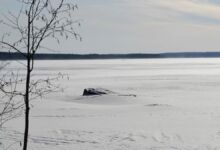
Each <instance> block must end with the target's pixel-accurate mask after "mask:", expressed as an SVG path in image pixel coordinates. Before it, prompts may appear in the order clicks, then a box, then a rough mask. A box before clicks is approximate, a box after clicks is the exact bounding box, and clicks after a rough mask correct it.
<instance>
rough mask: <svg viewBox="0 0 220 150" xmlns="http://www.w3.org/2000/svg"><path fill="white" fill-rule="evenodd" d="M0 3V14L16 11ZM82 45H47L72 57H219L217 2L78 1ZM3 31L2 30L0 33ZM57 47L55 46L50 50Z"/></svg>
mask: <svg viewBox="0 0 220 150" xmlns="http://www.w3.org/2000/svg"><path fill="white" fill-rule="evenodd" d="M15 1H16V0H0V12H1V13H3V12H5V13H6V12H7V10H9V9H10V10H11V9H12V10H16V8H17V5H14V4H15ZM76 2H77V3H78V5H79V8H80V9H79V11H78V12H77V14H76V16H77V19H82V23H81V24H82V27H81V28H79V29H78V30H79V33H80V34H81V36H82V37H83V41H82V42H79V41H73V40H72V41H63V43H62V44H61V45H56V44H54V43H52V42H50V41H49V42H47V43H48V45H49V46H50V47H52V48H53V49H55V50H62V52H63V51H65V52H71V53H132V52H133V53H139V52H142V53H158V52H173V51H177V52H181V51H218V50H219V51H220V1H219V0H77V1H76ZM3 30H5V29H4V28H0V32H3ZM54 45H56V46H54Z"/></svg>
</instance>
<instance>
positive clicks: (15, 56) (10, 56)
mask: <svg viewBox="0 0 220 150" xmlns="http://www.w3.org/2000/svg"><path fill="white" fill-rule="evenodd" d="M34 57H35V59H36V60H66V59H67V60H70V59H143V58H148V59H150V58H213V57H220V52H181V53H158V54H145V53H136V54H135V53H131V54H49V53H47V54H43V53H41V54H35V56H34ZM24 59H25V57H24V55H22V54H20V53H9V52H0V60H24Z"/></svg>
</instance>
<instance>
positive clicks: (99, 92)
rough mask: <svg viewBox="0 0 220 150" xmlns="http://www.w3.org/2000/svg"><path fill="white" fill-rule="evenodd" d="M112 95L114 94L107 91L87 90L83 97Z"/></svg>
mask: <svg viewBox="0 0 220 150" xmlns="http://www.w3.org/2000/svg"><path fill="white" fill-rule="evenodd" d="M110 93H112V92H111V91H109V90H106V89H99V88H97V89H95V88H87V89H84V91H83V96H92V95H104V94H110Z"/></svg>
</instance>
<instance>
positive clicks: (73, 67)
mask: <svg viewBox="0 0 220 150" xmlns="http://www.w3.org/2000/svg"><path fill="white" fill-rule="evenodd" d="M19 66H20V65H17V63H15V62H14V63H13V64H12V65H11V66H10V67H11V69H12V70H13V69H15V68H20V67H19ZM35 66H36V67H35V71H34V72H33V74H34V76H35V77H37V78H41V77H42V78H46V77H48V76H50V77H51V76H55V75H56V74H57V73H58V72H61V73H63V74H68V75H69V78H70V79H69V80H66V79H63V80H60V81H59V82H60V84H61V85H62V87H64V88H65V91H64V92H63V93H62V92H60V93H58V92H57V93H52V94H50V95H48V96H47V97H45V98H43V99H39V100H36V101H34V102H33V106H32V108H31V125H30V130H31V131H30V141H29V142H30V143H29V147H30V149H31V150H39V149H40V150H72V149H75V150H220V59H213V58H212V59H202V58H201V59H137V60H136V59H124V60H118V59H115V60H67V61H36V63H35ZM23 71H24V70H22V67H21V69H20V71H19V73H20V74H23ZM88 87H95V88H105V89H108V90H111V91H113V92H116V93H117V94H110V95H105V96H89V97H83V96H82V92H83V89H84V88H88ZM134 95H136V96H134ZM5 127H6V128H4V129H2V131H0V142H1V143H2V144H1V145H0V149H1V147H2V148H3V144H4V145H7V144H10V143H15V144H14V145H13V147H14V149H16V150H19V149H21V147H20V146H19V143H20V141H22V132H23V119H22V117H19V118H17V119H15V120H12V121H10V122H8V123H7V124H6V125H5ZM1 140H2V141H1Z"/></svg>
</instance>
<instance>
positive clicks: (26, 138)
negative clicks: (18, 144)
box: [23, 58, 31, 150]
mask: <svg viewBox="0 0 220 150" xmlns="http://www.w3.org/2000/svg"><path fill="white" fill-rule="evenodd" d="M30 74H31V69H30V58H28V59H27V76H26V92H25V99H24V101H25V129H24V145H23V150H27V145H28V134H29V112H30V106H29V88H30Z"/></svg>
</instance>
